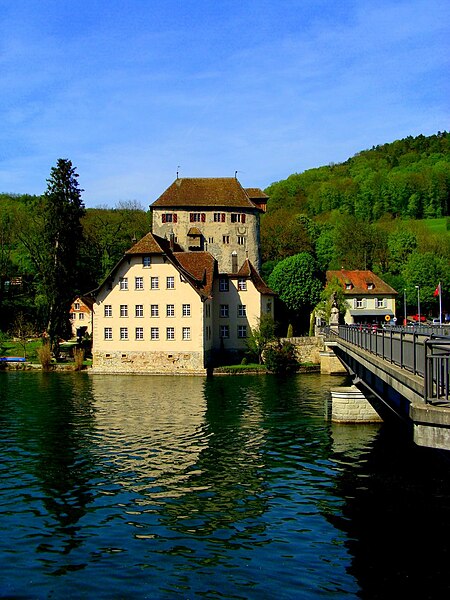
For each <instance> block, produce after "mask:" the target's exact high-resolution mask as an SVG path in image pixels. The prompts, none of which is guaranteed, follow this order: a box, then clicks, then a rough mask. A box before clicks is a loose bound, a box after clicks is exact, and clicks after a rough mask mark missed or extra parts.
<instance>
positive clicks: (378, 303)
mask: <svg viewBox="0 0 450 600" xmlns="http://www.w3.org/2000/svg"><path fill="white" fill-rule="evenodd" d="M375 306H376V307H377V308H385V307H386V300H385V299H384V298H376V299H375Z"/></svg>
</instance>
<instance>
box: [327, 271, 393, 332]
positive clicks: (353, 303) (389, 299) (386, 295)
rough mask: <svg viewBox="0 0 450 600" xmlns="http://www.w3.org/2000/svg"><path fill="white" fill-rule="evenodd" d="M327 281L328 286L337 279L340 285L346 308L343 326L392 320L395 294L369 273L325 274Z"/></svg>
mask: <svg viewBox="0 0 450 600" xmlns="http://www.w3.org/2000/svg"><path fill="white" fill-rule="evenodd" d="M326 278H327V283H330V282H331V281H333V280H337V281H338V282H339V283H340V285H341V286H342V290H343V292H344V297H345V299H346V300H347V302H348V305H349V307H348V308H347V311H346V313H345V317H344V321H345V323H346V324H352V323H370V324H372V323H377V324H381V323H385V322H387V321H391V320H393V319H395V299H396V297H397V296H398V293H397V292H396V291H395V290H394V288H392V287H391V286H390V285H388V284H387V283H386V282H384V281H383V280H382V279H381V278H380V277H378V276H377V275H375V273H372V271H367V270H366V271H349V270H346V269H341V270H340V271H327V274H326Z"/></svg>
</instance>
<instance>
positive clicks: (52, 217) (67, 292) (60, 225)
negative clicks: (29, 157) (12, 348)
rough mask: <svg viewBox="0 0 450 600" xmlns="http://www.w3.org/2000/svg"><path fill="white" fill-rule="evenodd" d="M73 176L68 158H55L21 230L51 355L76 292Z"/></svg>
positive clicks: (78, 207) (80, 210)
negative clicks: (35, 275) (33, 271)
mask: <svg viewBox="0 0 450 600" xmlns="http://www.w3.org/2000/svg"><path fill="white" fill-rule="evenodd" d="M77 179H78V174H77V173H76V172H75V168H74V167H73V166H72V162H71V161H70V160H68V159H63V158H60V159H58V162H57V165H56V167H53V168H52V170H51V173H50V177H49V179H47V190H46V192H45V194H44V195H43V196H42V197H41V198H39V200H38V206H36V207H35V211H34V213H35V217H34V218H33V219H32V220H31V221H28V223H27V224H26V225H27V227H26V230H25V229H24V228H22V235H21V238H22V243H23V244H24V246H25V247H26V248H27V250H28V252H29V255H30V258H31V260H32V261H33V263H34V265H35V268H36V272H37V277H38V299H39V304H40V305H41V309H42V312H43V318H44V322H45V329H46V334H47V336H48V339H49V342H50V347H51V350H52V352H53V353H54V354H55V355H57V354H58V352H59V340H60V338H61V337H62V338H64V337H66V336H67V335H68V334H69V332H70V325H69V309H70V304H71V302H72V300H73V296H74V294H75V293H76V292H77V291H78V290H77V289H76V287H77V285H76V284H77V259H78V251H79V247H80V244H81V238H82V234H83V231H82V225H81V218H82V217H83V215H84V213H85V208H84V204H83V201H82V199H81V192H82V191H83V190H81V189H80V188H79V185H78V181H77Z"/></svg>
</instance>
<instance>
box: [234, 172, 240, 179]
mask: <svg viewBox="0 0 450 600" xmlns="http://www.w3.org/2000/svg"><path fill="white" fill-rule="evenodd" d="M238 173H239V171H235V172H234V178H235V179H237V174H238Z"/></svg>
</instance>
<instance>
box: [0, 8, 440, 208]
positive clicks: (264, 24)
mask: <svg viewBox="0 0 450 600" xmlns="http://www.w3.org/2000/svg"><path fill="white" fill-rule="evenodd" d="M449 40H450V2H448V0H404V1H403V0H376V1H375V0H355V1H353V0H341V1H339V2H338V1H337V0H295V1H294V0H292V1H290V0H258V1H257V0H241V1H238V0H224V1H221V0H208V1H206V0H184V1H183V2H181V1H176V0H166V1H164V0H126V1H119V0H108V1H107V2H106V1H103V0H28V1H27V0H0V81H1V92H2V93H1V96H0V115H1V121H0V123H1V127H0V192H8V193H30V194H40V193H42V192H43V191H45V188H46V179H47V177H48V176H49V173H50V169H51V167H52V166H54V165H55V164H56V161H57V159H58V158H69V159H70V160H72V162H73V164H74V165H75V167H76V168H77V171H78V173H79V181H80V185H81V187H82V188H84V190H85V191H84V193H83V199H84V201H85V204H86V206H88V207H89V206H98V205H107V206H114V205H116V204H117V203H118V202H120V201H126V200H136V201H137V202H139V203H140V204H141V205H142V206H143V207H147V206H148V204H150V203H151V202H153V200H155V199H156V198H157V197H158V196H159V195H160V194H161V193H162V192H163V191H164V190H165V189H166V187H168V186H169V185H170V184H171V183H172V181H173V180H174V179H175V177H176V172H177V170H178V167H179V172H180V176H183V177H228V176H230V177H231V176H233V175H234V173H235V171H238V178H239V180H240V181H241V183H242V184H243V185H244V186H245V187H253V186H258V187H261V188H265V187H267V186H268V185H270V184H271V183H272V182H274V181H278V180H280V179H285V178H286V177H288V176H289V175H290V174H292V173H296V172H297V173H299V172H302V171H304V170H305V169H309V168H312V167H317V166H321V165H324V164H329V163H331V162H340V161H343V160H346V159H347V158H348V157H350V156H352V155H354V154H355V153H356V152H358V151H360V150H364V149H366V148H370V147H371V146H373V145H376V144H382V143H385V142H390V141H393V140H395V139H399V138H402V137H406V136H408V135H412V136H415V135H418V134H420V133H422V134H424V135H431V134H433V133H436V132H437V131H439V130H440V131H443V130H446V131H448V130H449V98H450V85H449V80H450V77H449V56H450V52H449V50H450V48H449V46H450V43H449Z"/></svg>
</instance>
